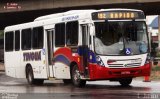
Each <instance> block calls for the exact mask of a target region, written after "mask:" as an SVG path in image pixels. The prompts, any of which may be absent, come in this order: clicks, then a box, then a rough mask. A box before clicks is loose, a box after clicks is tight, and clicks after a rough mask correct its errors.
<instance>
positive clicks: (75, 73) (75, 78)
mask: <svg viewBox="0 0 160 99" xmlns="http://www.w3.org/2000/svg"><path fill="white" fill-rule="evenodd" d="M71 73H72V74H71V76H72V83H73V85H75V86H77V87H84V86H85V85H86V81H85V80H82V79H81V75H80V72H79V70H78V67H77V65H74V66H73V68H72V71H71Z"/></svg>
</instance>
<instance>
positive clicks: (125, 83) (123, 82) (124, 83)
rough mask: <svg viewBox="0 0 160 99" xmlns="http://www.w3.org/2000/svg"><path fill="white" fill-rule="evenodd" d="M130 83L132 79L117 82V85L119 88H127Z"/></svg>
mask: <svg viewBox="0 0 160 99" xmlns="http://www.w3.org/2000/svg"><path fill="white" fill-rule="evenodd" d="M131 82H132V78H123V79H120V80H119V83H120V84H121V86H124V87H126V86H129V85H130V84H131Z"/></svg>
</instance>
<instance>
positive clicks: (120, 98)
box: [0, 72, 160, 99]
mask: <svg viewBox="0 0 160 99" xmlns="http://www.w3.org/2000/svg"><path fill="white" fill-rule="evenodd" d="M0 99H160V81H151V82H143V81H142V79H134V80H133V82H132V84H131V85H130V86H129V87H121V86H120V84H119V83H118V82H109V81H92V82H87V85H86V87H84V88H77V87H74V86H73V85H71V84H70V85H65V84H63V82H62V81H61V80H54V81H45V82H44V85H42V86H34V85H32V86H31V85H28V84H27V81H26V79H16V78H11V77H8V76H6V75H5V74H4V72H0Z"/></svg>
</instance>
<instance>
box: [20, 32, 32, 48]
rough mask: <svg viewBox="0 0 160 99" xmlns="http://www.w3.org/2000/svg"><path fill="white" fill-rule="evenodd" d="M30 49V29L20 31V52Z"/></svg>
mask: <svg viewBox="0 0 160 99" xmlns="http://www.w3.org/2000/svg"><path fill="white" fill-rule="evenodd" d="M30 49H31V29H24V30H22V50H30Z"/></svg>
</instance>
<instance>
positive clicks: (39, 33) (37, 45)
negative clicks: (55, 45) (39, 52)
mask: <svg viewBox="0 0 160 99" xmlns="http://www.w3.org/2000/svg"><path fill="white" fill-rule="evenodd" d="M32 47H33V49H41V48H43V27H35V28H33V33H32Z"/></svg>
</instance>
